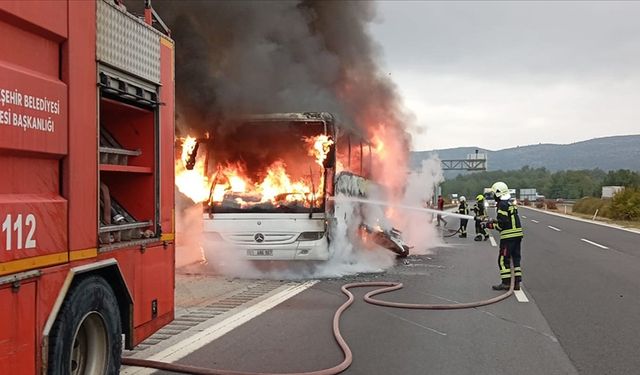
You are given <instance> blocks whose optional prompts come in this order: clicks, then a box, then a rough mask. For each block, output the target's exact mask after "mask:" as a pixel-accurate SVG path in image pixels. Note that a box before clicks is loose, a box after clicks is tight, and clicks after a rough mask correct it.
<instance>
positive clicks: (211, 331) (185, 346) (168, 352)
mask: <svg viewBox="0 0 640 375" xmlns="http://www.w3.org/2000/svg"><path fill="white" fill-rule="evenodd" d="M317 282H318V280H311V281H307V282H305V283H302V284H299V285H294V286H291V287H289V288H287V289H285V290H283V291H282V292H280V293H277V294H275V295H273V296H271V297H269V298H267V299H265V300H263V301H260V302H258V303H256V304H255V305H253V306H250V307H248V308H247V309H245V310H243V311H241V312H239V313H237V314H235V315H233V316H230V317H228V318H227V319H225V320H223V321H221V322H220V323H218V324H214V325H212V326H211V327H208V328H206V329H205V330H203V331H200V332H198V333H196V334H194V335H193V336H191V337H189V338H187V339H185V340H182V341H181V342H178V343H176V344H174V345H172V346H170V347H168V348H166V349H164V350H162V351H161V352H159V353H157V354H154V355H152V356H151V357H149V358H145V359H150V360H152V361H163V362H169V363H173V362H175V361H177V360H179V359H181V358H184V357H186V356H187V355H189V354H191V353H193V352H195V351H196V350H198V349H200V348H202V347H204V346H205V345H207V344H209V343H211V342H213V341H214V340H216V339H219V338H220V337H222V336H224V335H225V334H227V333H229V332H230V331H231V330H233V329H234V328H237V327H239V326H241V325H243V324H244V323H246V322H248V321H250V320H251V319H253V318H255V317H257V316H258V315H260V314H262V313H264V312H266V311H267V310H270V309H271V308H273V307H275V306H277V305H279V304H281V303H282V302H284V301H286V300H288V299H289V298H291V297H293V296H295V295H296V294H298V293H300V292H302V291H304V290H306V289H308V288H310V287H312V286H313V285H314V284H316V283H317ZM129 370H131V371H129ZM136 370H138V371H136ZM155 371H156V370H147V369H140V368H128V369H127V371H125V372H123V374H131V375H132V374H139V375H140V374H151V373H153V372H155Z"/></svg>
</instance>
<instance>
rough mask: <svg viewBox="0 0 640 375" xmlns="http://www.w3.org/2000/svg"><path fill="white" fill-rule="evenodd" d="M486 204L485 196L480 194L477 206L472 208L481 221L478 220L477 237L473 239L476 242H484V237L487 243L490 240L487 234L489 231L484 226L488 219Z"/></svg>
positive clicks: (477, 197)
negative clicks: (483, 223)
mask: <svg viewBox="0 0 640 375" xmlns="http://www.w3.org/2000/svg"><path fill="white" fill-rule="evenodd" d="M484 203H485V202H484V195H482V194H478V195H477V196H476V204H475V205H474V206H473V208H472V210H473V212H475V216H476V218H478V219H479V220H476V236H475V237H474V238H473V240H474V241H482V238H483V237H484V240H485V241H486V240H487V239H489V233H487V229H486V228H485V227H484V225H482V220H484V219H486V217H487V212H486V208H485V206H484Z"/></svg>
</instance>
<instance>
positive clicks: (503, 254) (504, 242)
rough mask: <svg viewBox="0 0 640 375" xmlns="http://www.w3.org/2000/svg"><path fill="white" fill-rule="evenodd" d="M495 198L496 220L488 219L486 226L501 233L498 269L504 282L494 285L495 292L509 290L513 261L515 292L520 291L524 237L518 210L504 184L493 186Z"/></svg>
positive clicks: (498, 183)
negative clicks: (521, 247) (521, 250)
mask: <svg viewBox="0 0 640 375" xmlns="http://www.w3.org/2000/svg"><path fill="white" fill-rule="evenodd" d="M491 191H492V192H493V197H494V199H495V200H496V202H497V205H496V211H497V216H496V219H495V220H493V219H488V221H487V223H486V226H487V228H489V229H496V230H498V231H499V232H500V253H499V254H498V267H499V268H500V279H501V280H502V282H501V283H500V284H498V285H494V286H492V287H491V288H492V289H493V290H508V289H509V283H510V279H511V261H512V260H513V268H514V269H513V272H514V274H515V278H516V279H515V288H514V289H515V290H520V282H521V281H522V269H521V268H520V255H521V254H520V244H521V242H522V237H523V236H524V234H523V231H522V225H521V224H520V216H518V208H517V207H516V206H515V205H514V204H512V203H511V202H510V201H509V200H510V199H511V195H510V194H509V188H508V187H507V184H505V183H504V182H501V181H499V182H496V183H495V184H493V186H491Z"/></svg>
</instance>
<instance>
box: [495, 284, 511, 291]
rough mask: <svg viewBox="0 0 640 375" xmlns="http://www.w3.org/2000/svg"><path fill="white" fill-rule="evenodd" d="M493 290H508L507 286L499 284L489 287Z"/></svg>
mask: <svg viewBox="0 0 640 375" xmlns="http://www.w3.org/2000/svg"><path fill="white" fill-rule="evenodd" d="M491 289H493V290H509V284H503V283H500V284H498V285H493V286H491Z"/></svg>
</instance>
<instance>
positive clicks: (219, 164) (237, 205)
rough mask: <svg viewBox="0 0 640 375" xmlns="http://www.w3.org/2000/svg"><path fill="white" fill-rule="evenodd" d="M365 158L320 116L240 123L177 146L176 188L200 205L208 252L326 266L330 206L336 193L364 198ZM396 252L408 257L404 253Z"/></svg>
mask: <svg viewBox="0 0 640 375" xmlns="http://www.w3.org/2000/svg"><path fill="white" fill-rule="evenodd" d="M371 152H372V150H371V145H370V144H368V143H367V142H365V140H364V137H359V136H358V135H357V134H353V133H352V132H346V131H345V130H344V129H342V128H340V127H338V126H336V123H335V119H334V117H333V116H332V115H331V114H329V113H326V112H305V113H280V114H266V115H250V116H243V117H240V118H237V119H234V120H230V121H226V122H225V123H224V124H222V125H221V126H218V127H216V130H215V133H212V134H211V133H210V134H205V135H204V137H200V138H191V137H188V138H186V139H184V140H183V143H182V147H181V157H180V160H178V161H177V165H176V169H177V173H176V185H177V187H178V189H179V190H180V191H181V192H182V193H183V194H185V195H187V196H189V197H190V198H191V199H192V200H193V201H194V202H196V203H200V202H202V206H203V215H204V216H203V217H204V228H203V231H204V234H205V238H206V239H207V243H211V244H212V246H211V247H213V248H214V251H216V250H215V249H223V248H224V249H229V248H230V249H233V250H234V251H236V252H237V253H240V254H242V255H243V256H246V257H247V258H248V259H252V260H327V259H329V257H330V247H329V230H330V226H331V224H332V220H333V218H334V209H335V207H334V202H333V200H332V199H331V198H332V197H333V195H334V193H335V189H336V187H338V189H339V190H341V191H342V192H343V193H348V194H351V195H362V191H363V189H364V187H363V185H364V184H367V182H368V181H369V180H368V178H369V177H370V172H371V159H372V155H371ZM337 180H341V181H342V182H338V181H337ZM354 186H355V187H354ZM366 228H367V229H368V231H369V233H370V232H371V226H366ZM374 232H376V233H377V234H380V233H382V234H384V231H382V230H374ZM389 233H394V234H395V235H396V237H398V236H397V233H396V232H389ZM383 237H384V235H383ZM387 247H388V246H387ZM399 249H400V250H399V251H396V252H398V254H400V255H405V256H406V254H408V247H403V246H400V247H399Z"/></svg>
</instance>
